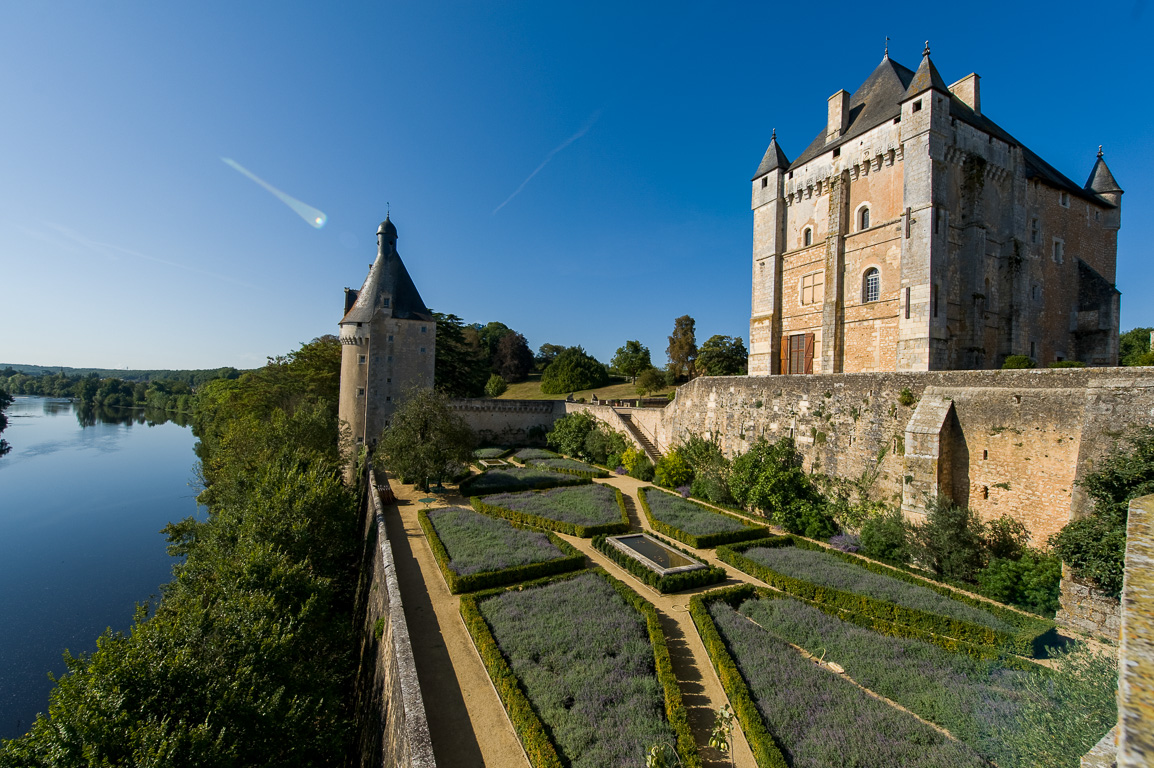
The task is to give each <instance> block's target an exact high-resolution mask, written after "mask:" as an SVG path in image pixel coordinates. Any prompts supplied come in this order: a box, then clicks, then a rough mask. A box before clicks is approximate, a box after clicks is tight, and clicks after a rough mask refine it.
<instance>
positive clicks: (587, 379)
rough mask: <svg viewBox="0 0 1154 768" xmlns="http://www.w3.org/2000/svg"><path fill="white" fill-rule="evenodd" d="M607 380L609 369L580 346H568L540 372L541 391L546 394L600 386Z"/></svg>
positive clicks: (558, 393)
mask: <svg viewBox="0 0 1154 768" xmlns="http://www.w3.org/2000/svg"><path fill="white" fill-rule="evenodd" d="M608 381H609V371H608V370H607V369H606V368H605V366H604V365H603V364H601V363H599V362H597V360H596V359H595V358H593V357H591V356H589V355H587V354H585V350H584V349H582V348H581V347H569V348H567V349H566V350H565V351H564V352H562V353H561V354H559V355H557V357H556V358H554V360H553V362H552V363H550V364H549V367H548V368H546V369H545V372H544V373H542V374H541V391H542V392H544V393H545V394H546V395H560V394H564V393H566V392H577V391H578V390H582V389H594V388H596V387H602V386H604V385H605V384H606V383H608Z"/></svg>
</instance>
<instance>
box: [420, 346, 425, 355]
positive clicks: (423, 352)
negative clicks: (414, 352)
mask: <svg viewBox="0 0 1154 768" xmlns="http://www.w3.org/2000/svg"><path fill="white" fill-rule="evenodd" d="M421 354H422V355H423V354H425V348H424V347H421Z"/></svg>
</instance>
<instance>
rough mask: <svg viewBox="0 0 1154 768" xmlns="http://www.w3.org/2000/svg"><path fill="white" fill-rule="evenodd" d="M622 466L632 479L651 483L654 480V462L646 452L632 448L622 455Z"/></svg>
mask: <svg viewBox="0 0 1154 768" xmlns="http://www.w3.org/2000/svg"><path fill="white" fill-rule="evenodd" d="M621 464H622V466H624V467H625V471H626V473H628V475H629V476H630V477H635V478H637V479H638V480H644V481H645V482H649V481H650V480H652V479H653V462H652V461H650V460H649V457H648V456H646V455H645V451H643V450H641V449H640V448H637V447H636V446H630V447H628V448H626V449H625V452H624V453H622V454H621Z"/></svg>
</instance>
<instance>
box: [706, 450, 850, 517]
mask: <svg viewBox="0 0 1154 768" xmlns="http://www.w3.org/2000/svg"><path fill="white" fill-rule="evenodd" d="M729 487H730V491H731V492H732V493H733V497H734V498H735V499H737V501H738V503H740V504H742V505H744V506H746V507H749V508H750V509H755V510H758V511H760V512H761V513H762V514H764V515H766V516H767V517H769V518H770V519H771V520H773V522H774V523H776V524H777V525H780V526H781V527H783V528H785V529H786V530H787V531H789V532H790V533H800V534H802V535H805V536H809V537H810V538H814V539H825V538H829V537H830V536H832V535H833V534H835V533H837V526H836V525H835V524H834V522H833V520H832V519H831V518H830V517H829V515H828V514H826V513H825V500H824V499H823V498H822V497H821V494H820V493H819V492H818V490H817V489H816V488H815V487H814V485H813V483H812V482H810V479H809V475H807V474H806V473H805V470H804V469H802V459H801V453H799V452H798V450H797V446H796V445H795V444H794V442H793V439H792V438H788V437H783V438H782V439H780V440H778V441H777V442H776V443H770V442H769V441H768V440H766V439H765V438H764V437H763V438H760V439H759V440H758V441H757V442H756V443H754V444H753V445H752V446H750V448H749V451H748V452H746V453H743V454H742V455H740V456H738V457H737V458H735V459H734V460H733V465H732V467H731V469H730V473H729Z"/></svg>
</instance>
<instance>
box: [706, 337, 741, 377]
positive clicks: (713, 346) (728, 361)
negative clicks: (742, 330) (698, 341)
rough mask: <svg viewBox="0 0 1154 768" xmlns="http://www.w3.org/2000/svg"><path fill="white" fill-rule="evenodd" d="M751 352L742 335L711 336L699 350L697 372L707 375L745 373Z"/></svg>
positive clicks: (737, 374)
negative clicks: (747, 348) (746, 346)
mask: <svg viewBox="0 0 1154 768" xmlns="http://www.w3.org/2000/svg"><path fill="white" fill-rule="evenodd" d="M748 361H749V352H748V351H747V350H746V348H745V342H744V341H743V340H742V338H741V337H740V336H737V337H733V336H710V337H709V338H708V339H707V340H706V341H705V343H704V344H702V345H701V346H700V347H699V348H698V350H697V363H696V367H697V372H698V373H701V374H704V375H706V376H741V375H744V374H745V371H746V364H747V363H748Z"/></svg>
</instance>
